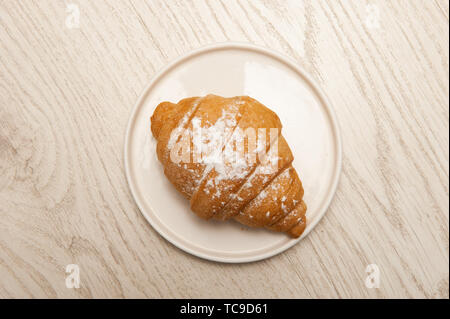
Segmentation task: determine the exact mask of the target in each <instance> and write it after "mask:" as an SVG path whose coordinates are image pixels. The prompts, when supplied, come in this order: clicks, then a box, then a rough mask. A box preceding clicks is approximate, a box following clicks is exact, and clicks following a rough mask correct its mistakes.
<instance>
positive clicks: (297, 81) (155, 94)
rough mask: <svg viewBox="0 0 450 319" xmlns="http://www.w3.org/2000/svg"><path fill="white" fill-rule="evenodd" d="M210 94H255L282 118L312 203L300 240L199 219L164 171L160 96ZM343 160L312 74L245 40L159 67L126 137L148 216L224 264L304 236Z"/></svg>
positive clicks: (130, 175) (135, 188)
mask: <svg viewBox="0 0 450 319" xmlns="http://www.w3.org/2000/svg"><path fill="white" fill-rule="evenodd" d="M209 93H212V94H216V95H221V96H226V97H230V96H236V95H248V96H251V97H253V98H255V99H257V100H258V101H260V102H261V103H262V104H264V105H266V106H267V107H269V108H270V109H272V110H273V111H275V112H276V113H277V114H278V116H279V117H280V119H281V123H282V124H283V131H282V132H283V135H284V137H285V138H286V140H287V142H288V143H289V146H290V147H291V150H292V152H293V154H294V158H295V159H294V163H293V166H294V167H295V168H296V170H297V172H298V174H299V176H300V179H301V180H302V182H303V187H304V189H305V195H304V200H305V202H306V204H307V205H308V210H307V214H306V216H307V227H306V229H305V231H304V233H303V235H302V236H301V237H300V238H298V239H292V238H289V237H288V236H287V235H286V234H284V233H274V232H271V231H268V230H265V229H251V228H248V227H244V226H242V225H240V224H238V223H236V222H234V221H228V222H218V221H213V220H210V221H205V220H202V219H200V218H199V217H197V216H196V215H195V214H194V213H193V212H192V211H191V210H190V208H189V202H188V201H187V200H186V199H185V198H183V197H182V196H181V195H180V194H179V193H178V192H177V191H176V190H175V188H174V187H173V186H172V185H171V184H170V183H169V181H168V180H167V179H166V177H165V176H164V173H163V167H162V165H161V164H160V163H159V161H158V159H157V157H156V141H155V139H154V138H153V136H152V135H151V131H150V116H151V115H152V114H153V111H154V109H155V108H156V106H157V105H158V104H159V103H160V102H162V101H171V102H174V103H176V102H178V101H179V100H181V99H183V98H186V97H191V96H203V95H207V94H209ZM341 158H342V151H341V138H340V132H339V128H338V125H337V121H336V116H335V114H334V111H333V110H332V108H331V106H330V104H329V103H328V101H327V99H326V97H325V96H324V94H323V93H322V92H321V91H320V90H319V88H318V87H317V85H315V84H314V82H313V81H312V80H311V78H310V77H309V76H308V75H306V73H305V72H304V71H303V70H302V69H300V68H299V67H298V66H297V65H296V64H295V63H293V62H291V61H290V60H289V59H288V58H286V57H284V56H282V55H280V54H278V53H276V52H273V51H270V50H267V49H264V48H260V47H257V46H254V45H249V44H241V43H222V44H215V45H211V46H208V47H204V48H201V49H198V50H195V51H193V52H191V53H189V54H187V55H185V56H183V57H181V58H179V59H178V60H176V61H174V62H173V63H171V64H169V65H168V66H167V67H166V68H164V69H163V70H162V71H160V72H159V73H158V74H157V75H156V76H155V77H154V78H153V80H152V81H151V82H150V84H149V85H148V87H147V88H146V89H145V90H144V92H143V94H142V95H141V97H140V98H139V100H138V102H137V104H136V106H135V107H134V110H133V113H132V115H131V118H130V120H129V123H128V128H127V132H126V139H125V169H126V175H127V179H128V183H129V185H130V189H131V192H132V194H133V196H134V198H135V200H136V203H137V205H138V206H139V208H140V210H141V212H142V213H143V214H144V216H145V218H146V219H147V220H148V221H149V223H150V224H151V225H152V226H153V228H154V229H156V231H158V232H159V233H160V234H161V235H162V236H163V237H164V238H166V239H167V240H168V241H170V242H171V243H172V244H174V245H175V246H177V247H179V248H180V249H182V250H184V251H186V252H188V253H191V254H193V255H195V256H198V257H201V258H205V259H209V260H214V261H220V262H235V263H237V262H250V261H256V260H261V259H264V258H268V257H271V256H273V255H275V254H278V253H280V252H282V251H284V250H286V249H288V248H289V247H292V246H293V245H294V244H296V243H298V242H299V241H300V240H301V239H302V238H303V237H305V236H306V235H307V234H308V233H309V232H310V231H311V230H312V229H313V228H314V226H315V225H316V224H317V223H318V222H319V220H320V218H321V217H322V216H323V215H324V213H325V211H326V210H327V208H328V205H329V204H330V202H331V199H332V197H333V195H334V192H335V190H336V187H337V184H338V179H339V174H340V169H341Z"/></svg>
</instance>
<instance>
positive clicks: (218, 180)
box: [151, 95, 306, 238]
mask: <svg viewBox="0 0 450 319" xmlns="http://www.w3.org/2000/svg"><path fill="white" fill-rule="evenodd" d="M281 127H282V125H281V122H280V120H279V118H278V116H277V115H276V114H275V113H274V112H273V111H271V110H269V109H268V108H267V107H265V106H264V105H262V104H261V103H259V102H258V101H256V100H255V99H253V98H251V97H248V96H236V97H232V98H224V97H220V96H216V95H207V96H204V97H191V98H186V99H183V100H181V101H179V102H178V103H176V104H174V103H170V102H162V103H160V104H159V105H158V106H157V107H156V109H155V111H154V113H153V115H152V117H151V131H152V134H153V136H154V137H155V138H156V140H157V146H156V152H157V156H158V159H159V161H160V162H161V163H162V165H163V166H164V174H165V175H166V177H167V178H168V180H169V181H170V182H171V183H172V184H173V185H174V186H175V188H176V189H177V190H178V191H179V192H180V193H181V194H183V196H184V197H186V198H187V199H188V200H189V201H190V206H191V209H192V211H193V212H194V213H196V214H197V215H198V216H199V217H201V218H204V219H211V218H213V219H216V220H221V221H225V220H228V219H234V220H236V221H237V222H239V223H241V224H244V225H247V226H250V227H264V228H266V229H269V230H272V231H277V232H285V233H287V234H289V235H290V236H292V237H295V238H297V237H299V236H300V235H301V234H302V232H303V231H304V229H305V227H306V217H305V213H306V204H305V203H304V201H303V193H304V192H303V187H302V183H301V181H300V179H299V177H298V175H297V172H296V171H295V169H294V168H293V167H292V161H293V155H292V152H291V150H290V148H289V146H288V144H287V142H286V140H285V139H284V137H283V136H282V134H281Z"/></svg>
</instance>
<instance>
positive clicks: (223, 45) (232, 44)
mask: <svg viewBox="0 0 450 319" xmlns="http://www.w3.org/2000/svg"><path fill="white" fill-rule="evenodd" d="M224 49H245V50H251V51H255V52H258V53H262V54H265V55H268V56H270V57H271V58H275V59H277V60H279V61H281V62H282V63H285V64H286V65H287V66H289V67H290V68H292V69H293V70H294V71H296V72H297V73H299V75H301V76H302V77H303V78H304V80H305V81H306V82H307V83H308V84H309V86H310V87H311V88H312V89H313V90H314V92H315V94H316V95H317V97H318V98H319V100H320V101H321V102H322V104H323V106H324V107H325V111H326V112H327V113H328V115H329V118H330V123H331V126H332V130H333V131H334V135H335V140H336V143H335V147H336V170H335V173H334V175H333V179H332V183H331V190H330V192H329V193H328V195H327V197H326V198H325V200H324V202H323V203H324V204H323V205H322V209H321V210H320V211H319V212H318V214H317V217H316V219H315V220H314V222H313V223H311V224H309V225H308V226H307V227H306V229H305V231H304V232H303V234H302V235H301V236H300V237H299V238H296V239H292V240H291V241H289V242H287V244H284V245H282V246H280V247H278V248H277V249H274V250H273V251H269V252H265V253H262V254H257V255H255V256H246V257H226V256H223V257H217V256H211V255H208V254H206V253H203V252H199V251H195V250H193V249H191V248H189V247H185V246H183V245H182V243H178V242H177V240H176V238H175V239H174V238H171V237H170V235H169V234H166V233H165V232H164V231H163V230H162V229H161V228H160V227H159V226H158V225H157V224H156V223H155V222H153V221H152V220H151V218H150V217H149V216H148V214H147V213H146V212H145V210H144V209H143V205H142V204H141V203H140V200H139V198H138V196H136V192H137V191H136V190H135V185H133V183H132V181H131V172H130V163H129V159H128V156H127V153H128V149H129V144H130V133H131V130H132V124H133V122H134V120H135V118H136V115H137V113H138V111H139V109H140V106H141V105H142V103H143V102H144V100H145V98H146V97H147V95H148V93H149V91H150V89H151V88H152V86H154V84H155V83H156V82H157V81H158V80H159V79H160V78H161V76H162V75H164V74H165V73H167V72H168V71H170V70H171V69H172V68H174V67H175V66H176V65H178V64H180V63H181V62H183V61H185V60H188V59H190V58H192V57H194V56H196V55H200V54H203V53H208V52H209V51H215V50H224ZM123 151H124V153H123V156H124V166H125V175H126V180H127V184H128V187H129V189H130V192H131V195H132V197H133V199H134V202H135V203H136V205H137V206H138V208H139V211H140V212H141V214H142V215H143V216H144V218H145V219H146V221H147V222H148V223H149V224H150V225H151V226H152V227H153V229H154V230H155V231H156V232H157V233H158V234H159V235H160V236H162V237H163V238H164V239H166V240H167V241H168V242H169V243H171V244H172V245H174V246H175V247H177V248H178V249H181V250H182V251H184V252H187V253H189V254H191V255H194V256H196V257H199V258H202V259H206V260H210V261H215V262H222V263H249V262H256V261H261V260H264V259H267V258H271V257H273V256H276V255H278V254H280V253H282V252H284V251H286V250H288V249H289V248H291V247H292V246H294V245H295V244H297V243H298V242H300V241H301V240H302V239H303V238H304V237H306V236H307V235H308V234H309V233H310V232H311V231H312V230H313V229H314V228H315V227H316V225H317V224H318V223H319V222H320V220H321V219H322V218H323V216H324V215H325V213H326V212H327V211H328V208H329V206H330V204H331V201H332V200H333V198H334V195H335V193H336V190H337V187H338V184H339V180H340V176H341V171H342V136H341V129H340V126H339V122H338V118H337V116H336V113H335V111H334V108H333V106H332V104H331V102H330V100H329V99H328V97H327V95H326V94H325V93H324V92H323V90H322V89H321V88H320V86H319V85H317V83H316V81H315V80H314V79H313V78H312V77H311V76H310V75H309V74H308V72H306V71H305V69H304V68H302V67H301V66H299V65H298V63H297V62H295V61H294V60H293V59H292V58H291V57H289V56H286V55H284V54H282V53H279V52H277V51H275V50H272V49H268V48H266V47H263V46H259V45H255V44H252V43H246V42H236V41H227V42H218V43H213V44H209V45H205V46H201V47H199V48H197V49H193V50H190V51H188V52H186V53H184V54H182V55H181V56H179V57H177V58H176V59H174V60H172V61H171V62H169V63H168V64H166V65H165V66H164V67H163V68H161V69H160V70H159V71H157V72H156V73H155V74H154V75H153V77H152V79H151V80H150V82H149V83H148V84H147V85H146V86H145V87H144V89H143V90H142V92H141V94H140V95H139V97H138V99H137V101H136V103H135V104H134V106H133V109H132V111H131V114H130V117H129V119H128V123H127V128H126V133H125V142H124V149H123ZM149 209H150V210H152V209H151V208H149ZM152 213H153V214H154V212H153V210H152Z"/></svg>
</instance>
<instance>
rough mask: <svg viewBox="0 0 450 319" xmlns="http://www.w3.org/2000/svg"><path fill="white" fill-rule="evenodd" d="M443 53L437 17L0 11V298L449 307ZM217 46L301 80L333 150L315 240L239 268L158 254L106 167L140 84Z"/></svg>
mask: <svg viewBox="0 0 450 319" xmlns="http://www.w3.org/2000/svg"><path fill="white" fill-rule="evenodd" d="M70 3H74V4H75V5H77V8H78V9H79V13H80V16H79V17H80V18H79V27H78V28H71V27H72V26H74V24H73V23H74V22H76V20H71V19H72V17H73V13H74V11H73V7H70V6H69V7H68V5H70ZM66 10H68V11H66ZM448 36H449V3H448V1H445V0H436V1H434V0H398V1H387V0H386V1H381V0H380V1H372V0H368V1H363V0H353V1H350V0H345V1H344V0H343V1H337V0H329V1H316V0H309V1H307V0H305V1H301V0H290V1H282V0H279V1H272V0H265V1H259V0H251V1H250V0H249V1H238V0H231V1H225V0H222V1H218V0H210V1H203V0H198V1H197V0H196V1H181V0H169V1H163V0H161V1H159V0H158V1H156V0H145V1H144V0H135V1H134V0H133V1H119V0H114V1H100V0H99V1H88V0H73V1H59V0H54V1H50V0H42V1H41V0H39V1H37V0H35V1H32V0H26V1H16V0H0V39H1V43H0V297H3V298H8V297H15V298H19V297H24V298H30V297H43V298H48V297H50V298H54V297H59V298H90V297H95V298H100V297H136V298H155V297H185V298H190V297H192V298H197V297H207V298H208V297H213V298H216V297H232V298H239V297H243V298H247V297H254V298H260V297H261V298H266V297H267V298H276V297H283V298H325V297H329V298H356V297H362V298H391V297H399V298H422V297H425V298H448V297H449V290H448V289H449V202H448V201H449V193H448V189H449V187H448V186H449V175H448V171H449V148H448V147H449V133H448V129H449V107H448V103H449V41H448ZM228 40H230V41H231V40H232V41H243V42H251V43H255V44H258V45H263V46H265V47H269V48H272V49H275V50H277V51H279V52H282V53H284V54H286V55H288V56H290V57H291V58H293V59H294V60H295V61H296V62H297V63H298V64H299V65H301V66H302V67H303V68H305V69H306V70H308V72H310V74H311V75H312V76H313V77H314V78H315V79H316V80H317V82H318V83H319V84H320V86H321V87H322V88H323V90H324V91H325V92H326V94H327V95H328V97H329V98H330V100H331V101H332V103H333V105H334V107H335V109H336V113H337V116H338V119H339V122H340V125H341V128H342V134H343V142H344V161H343V172H342V176H341V180H340V184H339V187H338V191H337V193H336V196H335V198H334V200H333V202H332V205H331V207H330V209H329V210H328V212H327V214H326V215H325V217H324V218H323V220H322V221H321V222H320V223H319V225H318V226H317V227H316V228H315V229H314V230H313V231H312V233H311V234H310V235H309V236H308V237H307V238H306V239H305V240H303V241H301V242H300V243H299V244H298V245H296V246H295V247H293V248H292V249H290V250H288V251H286V252H285V253H283V254H280V255H278V256H276V257H274V258H271V259H268V260H265V261H261V262H257V263H251V264H242V265H226V264H218V263H214V262H208V261H204V260H201V259H198V258H196V257H192V256H190V255H188V254H186V253H184V252H182V251H180V250H179V249H177V248H175V247H174V246H172V245H171V244H169V243H168V242H166V241H165V240H164V239H163V238H161V237H160V236H159V235H158V234H157V233H156V232H155V231H154V230H153V229H152V228H151V226H150V225H149V224H148V223H147V222H146V220H145V219H144V217H143V216H142V215H141V213H140V212H139V210H138V208H137V206H136V205H135V203H134V200H133V198H132V196H131V194H130V191H129V189H128V185H127V182H126V178H125V175H124V164H123V151H122V150H123V142H124V134H125V128H126V124H127V120H128V117H129V115H130V112H131V110H132V107H133V105H134V103H135V102H136V100H137V98H138V95H139V94H140V93H141V91H142V90H143V88H144V87H145V86H146V85H147V84H148V82H149V81H150V79H151V78H152V76H153V75H154V74H155V72H156V71H158V70H159V69H160V68H162V67H164V66H165V65H166V64H167V63H168V62H169V61H171V60H173V59H175V58H177V57H178V56H180V55H182V54H184V53H186V52H188V51H190V50H191V49H194V48H198V47H200V46H202V45H205V44H209V43H215V42H222V41H228ZM68 264H77V265H79V267H80V275H81V286H80V288H79V289H68V288H66V285H65V279H66V276H67V274H66V272H65V268H66V265H68ZM369 264H376V265H378V267H379V270H380V287H379V288H378V289H377V288H373V289H369V288H367V287H366V285H365V280H366V277H367V275H368V274H367V273H366V272H365V270H366V266H367V265H369Z"/></svg>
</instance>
